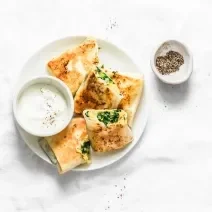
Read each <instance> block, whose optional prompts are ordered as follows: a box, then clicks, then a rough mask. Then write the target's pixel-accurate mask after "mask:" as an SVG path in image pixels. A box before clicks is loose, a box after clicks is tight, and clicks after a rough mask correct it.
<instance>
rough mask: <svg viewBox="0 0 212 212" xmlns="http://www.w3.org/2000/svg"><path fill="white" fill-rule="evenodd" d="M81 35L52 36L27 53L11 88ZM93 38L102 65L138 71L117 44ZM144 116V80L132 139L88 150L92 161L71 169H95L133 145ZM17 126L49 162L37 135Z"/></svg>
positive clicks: (43, 68)
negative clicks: (115, 146)
mask: <svg viewBox="0 0 212 212" xmlns="http://www.w3.org/2000/svg"><path fill="white" fill-rule="evenodd" d="M85 39H86V37H85V36H75V37H66V38H63V39H60V40H56V41H54V42H52V43H50V44H48V45H46V46H45V47H43V48H42V49H40V50H39V51H38V52H37V53H35V54H34V55H33V56H32V57H30V58H29V60H28V61H27V63H26V64H25V65H24V67H23V69H22V71H21V74H20V77H19V79H18V82H17V85H16V87H15V89H16V88H18V87H19V86H21V85H22V84H23V83H24V82H25V81H27V80H29V79H31V78H32V77H35V76H42V75H48V72H47V70H46V64H47V62H48V61H49V60H50V59H52V58H53V57H55V56H58V55H59V54H60V53H62V52H64V51H66V50H68V49H69V48H72V47H74V46H76V45H78V44H80V43H81V42H82V41H83V40H85ZM97 42H98V44H99V46H100V47H101V49H100V51H99V57H100V60H101V62H102V63H103V64H105V66H106V67H108V68H112V69H113V70H117V71H120V72H134V73H136V72H140V70H139V68H138V67H137V66H136V65H135V64H134V62H133V61H132V59H131V58H130V57H129V56H128V55H127V54H126V53H125V52H123V51H122V50H121V49H119V48H118V47H117V46H115V45H114V44H111V43H110V42H108V41H105V40H101V39H97ZM147 116H148V104H147V89H146V84H145V86H144V91H143V96H142V98H141V102H140V104H139V107H138V110H137V113H136V116H135V120H134V123H133V127H132V131H133V136H134V140H133V142H132V143H131V144H130V145H128V146H127V147H126V148H124V149H121V150H118V151H115V152H112V153H107V154H105V153H104V154H102V153H101V154H99V153H95V152H92V164H90V165H83V166H79V167H77V168H75V169H74V170H76V171H87V170H94V169H99V168H103V167H105V166H108V165H110V164H112V163H114V162H115V161H117V160H119V159H120V158H122V157H123V156H124V155H126V154H127V153H128V152H129V151H130V150H131V149H132V148H133V147H134V146H135V145H136V143H138V141H139V139H140V137H141V135H142V133H143V131H144V128H145V125H146V123H147ZM17 129H18V131H19V133H20V135H21V137H22V139H23V140H24V141H25V142H26V144H27V145H28V146H29V148H30V149H31V150H32V151H33V152H34V153H36V154H37V155H38V156H39V157H41V158H42V159H43V160H45V161H47V162H49V163H50V161H49V159H48V157H47V156H46V155H45V153H44V152H43V151H42V149H41V148H40V146H39V144H38V139H39V137H37V136H33V135H31V134H29V133H27V132H25V131H24V130H23V129H22V128H21V127H20V126H19V125H18V124H17Z"/></svg>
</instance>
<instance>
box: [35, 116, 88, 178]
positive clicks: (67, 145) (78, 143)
mask: <svg viewBox="0 0 212 212" xmlns="http://www.w3.org/2000/svg"><path fill="white" fill-rule="evenodd" d="M39 144H40V146H41V148H42V149H43V150H44V152H45V153H46V154H47V156H48V157H49V159H50V160H51V161H52V163H53V164H55V165H56V166H57V168H58V171H59V173H60V174H62V173H65V172H67V171H69V170H71V169H73V168H74V167H76V166H79V165H80V164H84V163H89V161H90V143H89V141H88V134H87V130H86V124H85V120H84V119H83V118H73V119H72V121H71V123H70V124H69V125H68V127H66V128H65V129H64V130H63V131H61V132H60V133H58V134H57V135H54V136H50V137H45V138H43V139H41V140H40V141H39Z"/></svg>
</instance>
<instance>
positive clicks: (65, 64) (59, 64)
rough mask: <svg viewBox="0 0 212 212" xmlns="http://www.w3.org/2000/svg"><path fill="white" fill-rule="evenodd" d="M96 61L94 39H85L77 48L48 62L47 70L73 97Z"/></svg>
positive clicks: (96, 51) (96, 52)
mask: <svg viewBox="0 0 212 212" xmlns="http://www.w3.org/2000/svg"><path fill="white" fill-rule="evenodd" d="M98 61H99V58H98V44H97V42H96V40H95V39H93V38H87V39H86V40H85V41H84V42H83V43H82V44H80V45H79V46H77V47H75V48H74V49H72V50H68V51H67V52H65V53H63V54H61V55H60V56H59V57H57V58H54V59H52V60H51V61H49V62H48V64H47V68H48V70H49V72H50V73H51V74H52V75H53V76H55V77H57V78H59V79H61V80H62V81H63V82H65V83H66V85H67V86H68V87H69V88H70V90H71V92H72V94H73V95H75V93H76V91H77V90H78V88H79V87H80V85H81V83H82V82H83V81H84V79H85V77H86V75H87V74H88V73H89V71H90V70H92V69H93V65H94V64H97V63H98Z"/></svg>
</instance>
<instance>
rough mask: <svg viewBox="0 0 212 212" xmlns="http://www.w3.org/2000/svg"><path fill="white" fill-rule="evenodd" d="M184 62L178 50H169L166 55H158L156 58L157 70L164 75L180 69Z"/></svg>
mask: <svg viewBox="0 0 212 212" xmlns="http://www.w3.org/2000/svg"><path fill="white" fill-rule="evenodd" d="M183 64H184V58H183V56H182V55H181V54H180V53H179V52H176V51H168V52H167V53H166V55H165V56H158V57H157V58H156V67H157V70H158V71H159V72H160V73H161V74H162V75H167V74H171V73H174V72H177V71H179V69H180V66H182V65H183Z"/></svg>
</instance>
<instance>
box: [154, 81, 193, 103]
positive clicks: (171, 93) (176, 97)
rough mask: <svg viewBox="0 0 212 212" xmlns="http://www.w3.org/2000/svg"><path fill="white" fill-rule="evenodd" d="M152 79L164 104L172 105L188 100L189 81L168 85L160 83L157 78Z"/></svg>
mask: <svg viewBox="0 0 212 212" xmlns="http://www.w3.org/2000/svg"><path fill="white" fill-rule="evenodd" d="M154 78H155V83H156V86H157V90H158V93H159V94H160V95H161V97H162V99H163V100H164V101H165V102H167V103H170V104H172V105H174V104H181V103H182V102H184V101H186V100H188V98H189V94H190V85H189V80H188V81H186V82H184V83H182V84H179V85H169V84H166V83H163V82H161V81H160V80H159V79H158V78H157V77H154Z"/></svg>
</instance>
